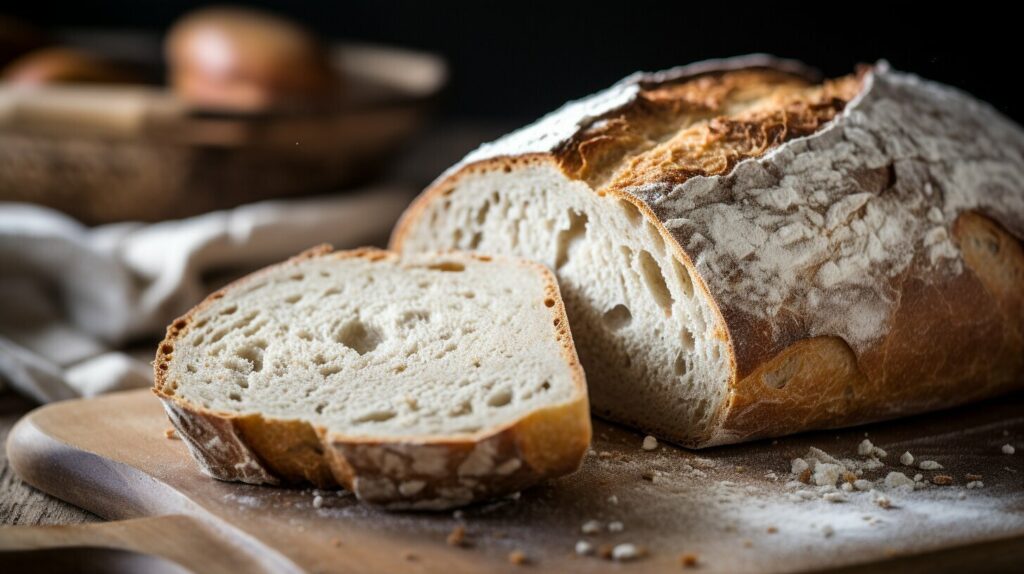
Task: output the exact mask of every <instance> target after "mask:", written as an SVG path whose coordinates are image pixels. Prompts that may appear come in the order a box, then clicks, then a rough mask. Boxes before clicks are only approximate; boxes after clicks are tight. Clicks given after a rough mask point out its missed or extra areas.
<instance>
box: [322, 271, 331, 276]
mask: <svg viewBox="0 0 1024 574" xmlns="http://www.w3.org/2000/svg"><path fill="white" fill-rule="evenodd" d="M320 276H321V277H330V276H331V274H330V273H328V272H327V271H324V270H321V271H320Z"/></svg>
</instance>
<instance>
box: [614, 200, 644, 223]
mask: <svg viewBox="0 0 1024 574" xmlns="http://www.w3.org/2000/svg"><path fill="white" fill-rule="evenodd" d="M619 207H621V208H622V212H623V213H625V214H626V219H628V220H629V222H630V223H631V224H633V225H638V224H639V223H640V220H641V219H643V217H644V216H643V214H642V213H640V208H638V207H637V206H635V205H633V204H632V203H630V202H628V201H626V200H625V199H620V200H619Z"/></svg>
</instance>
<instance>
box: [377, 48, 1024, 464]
mask: <svg viewBox="0 0 1024 574" xmlns="http://www.w3.org/2000/svg"><path fill="white" fill-rule="evenodd" d="M1022 182H1024V132H1022V130H1021V129H1020V128H1019V127H1018V126H1017V125H1015V124H1013V123H1012V122H1010V121H1009V120H1007V119H1006V118H1004V117H1002V116H1001V115H999V114H998V113H997V112H996V111H995V110H993V109H992V108H991V107H989V106H987V105H985V104H983V103H981V102H978V101H977V100H975V99H973V98H971V97H970V96H968V95H966V94H963V93H961V92H958V91H956V90H954V89H952V88H949V87H946V86H941V85H937V84H934V83H931V82H927V81H924V80H921V79H920V78H917V77H915V76H911V75H907V74H902V73H897V72H894V71H892V70H890V69H889V67H888V66H887V65H886V64H884V63H882V64H879V65H876V66H874V67H870V68H865V69H863V70H861V71H860V72H858V73H857V74H854V75H851V76H847V77H843V78H839V79H836V80H830V81H825V82H824V83H816V80H815V78H814V76H813V74H811V73H809V72H808V71H807V70H806V69H805V68H803V67H802V66H801V65H799V64H797V63H794V62H788V61H780V60H777V59H773V58H770V57H766V56H752V57H744V58H738V59H731V60H724V61H713V62H706V63H701V64H696V65H692V66H686V67H682V68H677V69H674V70H670V71H667V72H661V73H656V74H638V75H635V76H632V77H630V78H627V79H626V80H623V81H622V82H620V83H619V84H617V85H615V86H614V87H612V88H611V89H609V90H607V91H605V92H602V93H599V94H597V95H594V96H592V97H589V98H586V99H583V100H580V101H577V102H572V103H570V104H568V105H566V106H565V107H563V108H562V109H561V110H559V111H557V112H555V113H553V114H551V115H549V116H547V117H545V118H543V119H542V120H540V121H539V122H537V123H536V124H534V125H532V126H529V127H527V128H524V129H522V130H520V131H518V132H514V133H512V134H510V135H508V136H506V137H504V138H502V139H500V140H498V141H497V142H494V143H492V144H488V145H485V146H482V147H481V148H480V149H478V150H477V151H475V152H473V153H471V154H470V155H469V156H467V157H466V158H465V159H464V160H463V161H462V162H460V163H459V164H458V165H456V166H454V167H453V168H452V169H450V170H449V171H448V172H446V173H445V174H444V175H442V176H441V177H440V178H439V179H438V180H437V181H436V182H435V183H434V184H433V185H431V186H430V187H429V188H428V189H427V190H426V191H425V192H424V193H423V194H422V195H421V196H420V198H419V199H418V200H417V201H416V202H415V203H414V204H413V205H412V206H411V207H410V208H409V209H408V210H407V212H406V214H405V215H404V216H403V218H402V220H401V221H400V223H399V225H398V227H397V228H396V230H395V232H394V234H393V236H392V248H393V249H394V250H396V251H399V252H402V253H405V254H410V253H415V252H419V251H426V250H443V249H469V250H479V251H481V252H491V253H507V254H514V255H519V256H523V257H527V258H530V259H534V260H536V261H539V262H543V263H545V264H546V265H548V266H550V267H551V268H552V269H553V270H554V271H555V273H556V274H557V276H558V278H559V282H560V285H561V288H562V293H563V296H564V297H565V301H566V307H567V311H568V314H569V317H570V320H571V322H572V329H573V333H574V335H575V337H576V344H577V348H578V349H579V352H580V358H581V361H582V362H583V365H584V367H585V368H586V371H587V379H588V383H589V385H590V398H591V403H592V406H593V408H594V411H595V412H596V413H597V414H600V415H602V416H606V417H609V418H611V419H614V420H616V421H620V422H622V423H625V424H628V425H631V426H635V427H638V428H640V429H643V430H645V431H648V432H651V433H654V434H657V435H659V436H661V437H664V438H668V439H671V440H674V441H676V442H679V443H682V444H685V445H689V446H697V447H700V446H708V445H714V444H723V443H732V442H738V441H743V440H749V439H753V438H758V437H766V436H774V435H781V434H786V433H792V432H797V431H802V430H807V429H813V428H822V427H837V426H844V425H851V424H857V423H863V422H867V421H874V420H880V419H886V418H891V417H895V416H899V415H905V414H909V413H915V412H921V411H925V410H931V409H936V408H941V407H946V406H950V405H954V404H958V403H963V402H966V401H971V400H976V399H980V398H983V397H986V396H991V395H994V394H996V393H1000V392H1005V391H1007V390H1010V389H1013V388H1019V387H1021V386H1022V385H1024V254H1022V250H1021V244H1020V238H1021V237H1024V183H1022Z"/></svg>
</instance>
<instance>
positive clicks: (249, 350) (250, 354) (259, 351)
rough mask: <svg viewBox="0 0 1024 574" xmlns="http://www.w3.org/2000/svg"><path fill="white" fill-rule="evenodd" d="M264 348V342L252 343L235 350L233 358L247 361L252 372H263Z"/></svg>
mask: <svg viewBox="0 0 1024 574" xmlns="http://www.w3.org/2000/svg"><path fill="white" fill-rule="evenodd" d="M260 343H262V346H261V345H260ZM266 347H267V343H266V341H259V342H252V343H250V344H248V345H245V346H244V347H240V348H239V349H238V350H236V351H235V356H237V357H239V358H241V359H244V360H246V361H248V362H249V364H250V365H252V372H254V373H258V372H260V371H262V370H263V349H265V348H266Z"/></svg>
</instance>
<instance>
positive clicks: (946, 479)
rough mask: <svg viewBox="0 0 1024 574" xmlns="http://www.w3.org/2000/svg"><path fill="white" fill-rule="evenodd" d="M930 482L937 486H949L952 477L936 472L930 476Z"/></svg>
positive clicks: (951, 482)
mask: <svg viewBox="0 0 1024 574" xmlns="http://www.w3.org/2000/svg"><path fill="white" fill-rule="evenodd" d="M932 484H935V485H938V486H949V485H951V484H953V477H952V476H949V475H947V474H936V475H935V476H933V477H932Z"/></svg>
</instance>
